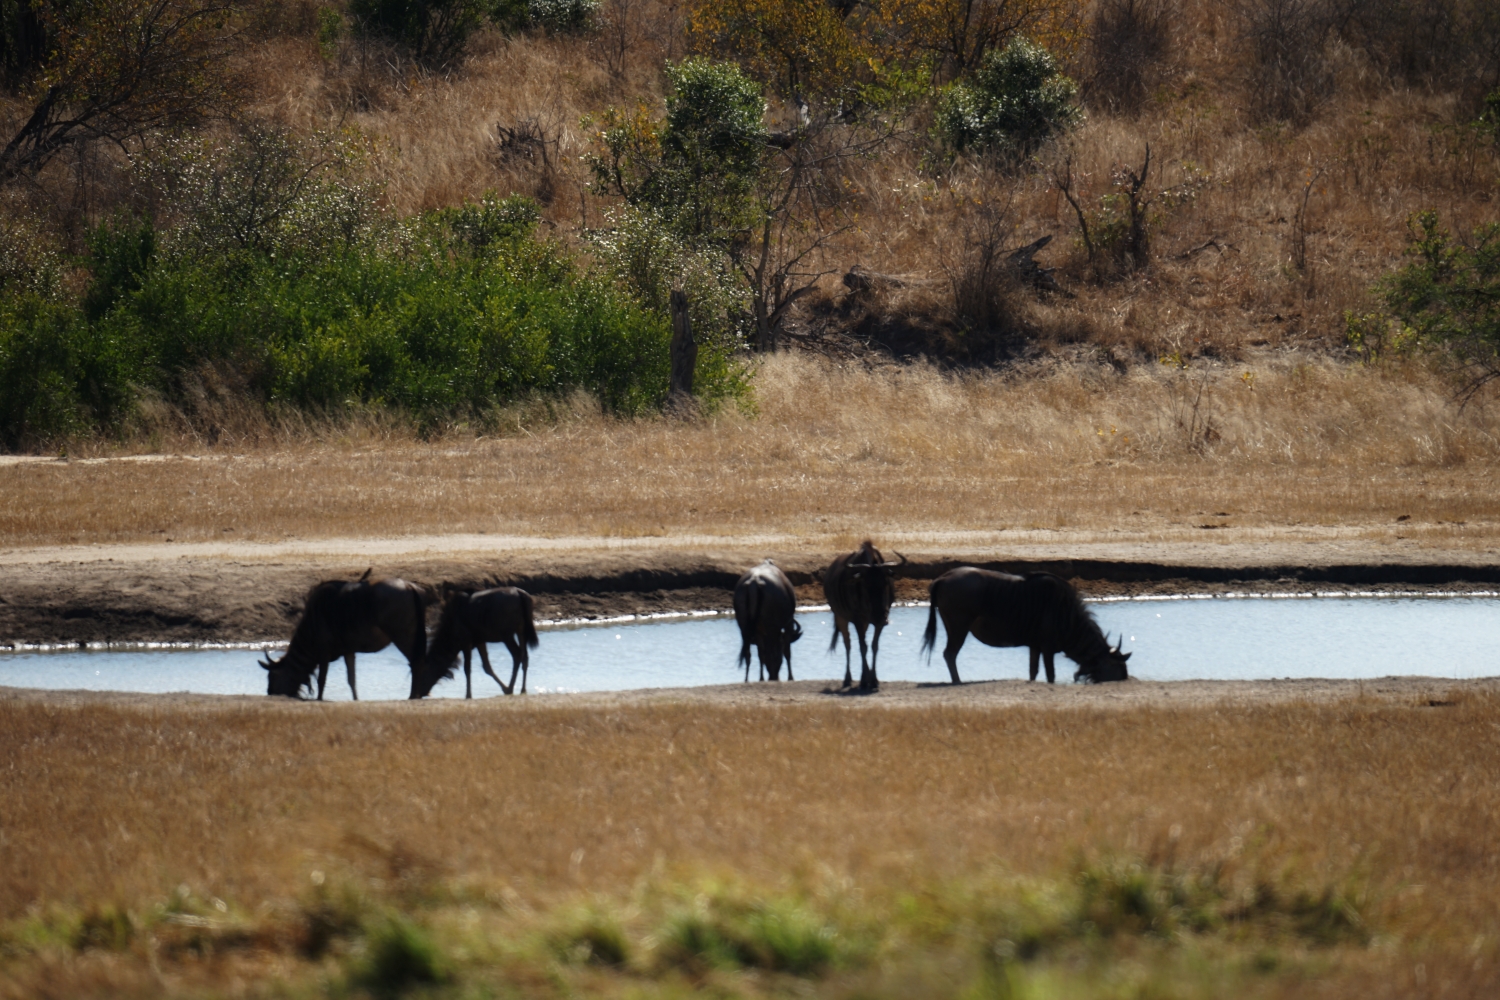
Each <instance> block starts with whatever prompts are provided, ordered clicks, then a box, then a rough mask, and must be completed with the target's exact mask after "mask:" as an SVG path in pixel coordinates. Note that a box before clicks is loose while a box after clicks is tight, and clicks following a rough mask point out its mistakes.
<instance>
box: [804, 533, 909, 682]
mask: <svg viewBox="0 0 1500 1000" xmlns="http://www.w3.org/2000/svg"><path fill="white" fill-rule="evenodd" d="M896 555H898V556H900V557H901V562H899V563H888V562H886V561H885V556H883V555H881V554H880V550H879V549H877V548H876V547H875V544H874V543H873V542H871V541H870V540H869V539H866V540H865V542H864V544H863V545H861V546H860V547H859V549H858V550H856V551H854V552H850V553H848V554H846V555H842V556H839V557H838V558H837V559H835V560H834V561H833V564H832V565H831V566H829V567H828V572H827V573H824V574H823V596H824V597H825V598H827V600H828V607H829V608H830V609H831V610H832V611H833V637H832V638H831V639H830V640H829V642H828V650H829V652H832V651H833V650H834V649H836V648H837V647H838V644H839V636H841V635H842V636H843V637H844V687H849V686H850V685H852V684H853V683H854V675H853V674H852V673H851V670H850V668H851V663H850V656H851V655H852V654H851V651H850V643H849V626H850V625H853V626H854V633H855V635H857V636H859V689H860V690H861V691H878V690H880V677H879V675H878V674H876V672H875V659H876V657H877V656H878V655H879V653H880V632H881V630H882V629H884V628H885V627H886V625H887V624H889V623H890V616H891V604H892V603H893V602H894V601H895V600H896V585H895V583H894V582H893V581H892V575H893V574H894V572H895V570H896V567H897V566H900V565H901V564H902V563H904V562H906V557H905V556H903V555H901V553H899V552H897V553H896ZM870 626H874V628H875V635H874V639H873V641H871V643H870V645H869V658H868V660H867V659H866V653H865V649H866V647H865V629H867V628H869V627H870Z"/></svg>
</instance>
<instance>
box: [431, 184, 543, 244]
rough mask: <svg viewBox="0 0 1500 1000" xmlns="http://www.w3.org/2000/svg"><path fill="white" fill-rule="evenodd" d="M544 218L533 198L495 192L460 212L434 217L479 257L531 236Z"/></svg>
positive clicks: (444, 212) (490, 192)
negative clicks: (498, 195)
mask: <svg viewBox="0 0 1500 1000" xmlns="http://www.w3.org/2000/svg"><path fill="white" fill-rule="evenodd" d="M541 217H542V214H541V210H540V209H539V208H538V207H537V203H536V202H535V201H532V200H531V199H530V198H527V197H525V196H524V195H518V194H513V195H510V196H508V197H505V198H500V197H497V196H496V194H495V192H493V191H486V192H485V193H484V195H483V196H482V197H481V198H480V199H479V202H478V204H475V203H473V202H469V201H465V202H464V203H463V205H461V206H459V207H458V208H453V209H445V210H443V211H440V212H437V213H435V218H436V219H437V221H440V222H442V223H444V224H446V225H447V227H448V229H449V231H450V232H452V234H453V238H454V239H456V240H458V241H459V242H461V243H463V244H464V245H465V246H466V247H468V249H469V252H470V253H474V254H477V255H480V256H483V255H485V254H488V253H489V252H490V251H491V250H493V249H496V248H498V247H500V246H502V245H504V244H507V243H514V242H515V241H516V240H519V239H522V238H524V237H528V236H530V235H531V233H532V230H534V229H536V224H537V222H538V221H539V220H540V219H541Z"/></svg>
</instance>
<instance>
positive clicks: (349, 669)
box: [344, 653, 359, 701]
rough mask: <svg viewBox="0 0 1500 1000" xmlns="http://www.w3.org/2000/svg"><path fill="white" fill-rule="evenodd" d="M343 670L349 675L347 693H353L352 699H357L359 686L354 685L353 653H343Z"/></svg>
mask: <svg viewBox="0 0 1500 1000" xmlns="http://www.w3.org/2000/svg"><path fill="white" fill-rule="evenodd" d="M344 672H345V673H347V674H348V675H349V693H350V694H352V695H354V700H355V701H359V688H357V687H355V686H354V654H353V653H345V654H344Z"/></svg>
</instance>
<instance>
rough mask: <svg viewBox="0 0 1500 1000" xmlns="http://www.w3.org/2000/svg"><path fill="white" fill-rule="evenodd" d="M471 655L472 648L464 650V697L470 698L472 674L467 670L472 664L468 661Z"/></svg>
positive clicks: (472, 652) (471, 693)
mask: <svg viewBox="0 0 1500 1000" xmlns="http://www.w3.org/2000/svg"><path fill="white" fill-rule="evenodd" d="M473 655H474V651H473V650H472V649H466V650H464V697H465V698H472V697H474V675H473V674H471V673H470V672H469V671H470V669H471V666H472V665H471V664H470V662H469V657H471V656H473ZM504 686H505V685H503V684H502V685H501V687H504Z"/></svg>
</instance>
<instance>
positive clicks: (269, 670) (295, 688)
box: [257, 653, 312, 698]
mask: <svg viewBox="0 0 1500 1000" xmlns="http://www.w3.org/2000/svg"><path fill="white" fill-rule="evenodd" d="M286 661H287V657H286V655H285V654H283V655H282V657H281V659H279V660H273V659H271V655H270V654H269V653H267V654H266V658H265V659H264V660H259V661H257V662H258V663H259V664H260V666H261V669H263V670H265V671H266V694H268V695H280V696H282V697H284V698H301V697H302V689H303V688H308V689H309V690H310V689H311V688H312V675H311V674H309V675H307V676H306V677H302V676H299V675H298V674H297V672H296V671H294V670H293V669H292V668H291V666H290V665H289V664H288V663H287V662H286Z"/></svg>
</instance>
